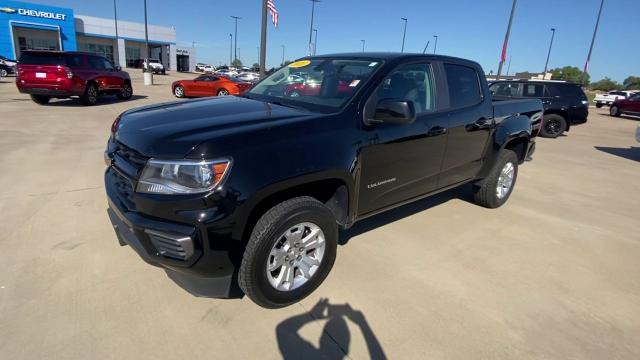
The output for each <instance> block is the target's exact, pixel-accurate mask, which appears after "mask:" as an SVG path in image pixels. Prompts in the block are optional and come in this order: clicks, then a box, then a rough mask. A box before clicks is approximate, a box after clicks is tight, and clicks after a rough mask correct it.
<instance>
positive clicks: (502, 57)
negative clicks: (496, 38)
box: [496, 0, 518, 80]
mask: <svg viewBox="0 0 640 360" xmlns="http://www.w3.org/2000/svg"><path fill="white" fill-rule="evenodd" d="M516 2H518V0H513V4H512V5H511V14H510V15H509V25H507V33H506V34H505V35H504V42H503V43H502V53H501V54H500V63H499V64H498V74H497V75H496V80H500V74H501V73H502V66H503V65H504V62H505V61H506V60H507V44H509V35H510V34H511V24H512V23H513V14H514V13H515V12H516Z"/></svg>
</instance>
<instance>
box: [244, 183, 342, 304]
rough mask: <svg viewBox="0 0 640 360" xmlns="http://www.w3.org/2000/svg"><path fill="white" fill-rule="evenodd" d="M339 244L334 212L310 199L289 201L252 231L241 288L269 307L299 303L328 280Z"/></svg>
mask: <svg viewBox="0 0 640 360" xmlns="http://www.w3.org/2000/svg"><path fill="white" fill-rule="evenodd" d="M337 245H338V226H337V223H336V220H335V218H334V216H333V213H332V212H331V210H329V209H328V208H327V207H326V206H324V205H323V204H322V203H321V202H319V201H318V200H316V199H314V198H311V197H307V196H303V197H297V198H293V199H290V200H287V201H284V202H282V203H280V204H278V205H276V206H274V207H273V208H271V209H270V210H269V211H267V212H266V213H265V214H264V215H262V217H260V219H259V220H258V222H257V223H256V225H255V227H254V228H253V232H252V233H251V237H250V239H249V242H248V244H247V247H246V249H245V252H244V256H243V258H242V265H241V266H240V271H239V274H238V283H239V285H240V288H241V289H242V290H243V291H244V293H245V294H246V295H247V296H248V297H249V298H250V299H251V300H253V302H255V303H256V304H258V305H260V306H262V307H265V308H270V309H275V308H280V307H284V306H287V305H291V304H293V303H295V302H298V301H300V300H302V299H303V298H305V297H307V296H308V295H309V294H311V293H312V292H313V291H314V290H315V289H316V288H317V287H318V286H319V285H320V284H321V283H322V281H324V279H325V278H326V277H327V275H328V274H329V271H331V268H332V267H333V263H334V261H335V257H336V249H337Z"/></svg>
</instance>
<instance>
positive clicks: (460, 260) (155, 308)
mask: <svg viewBox="0 0 640 360" xmlns="http://www.w3.org/2000/svg"><path fill="white" fill-rule="evenodd" d="M132 75H133V76H134V94H135V95H134V99H133V100H131V101H127V102H121V101H117V100H116V99H115V97H114V98H104V99H102V101H101V102H100V103H99V105H97V106H93V107H84V106H82V105H80V104H79V102H77V101H75V100H58V101H54V102H52V103H51V104H50V105H48V106H39V105H36V104H35V103H33V102H31V101H30V100H29V97H28V96H25V95H22V94H19V93H18V92H17V90H16V88H15V85H14V84H13V78H8V79H2V80H0V169H1V171H0V174H1V175H0V214H1V216H0V249H1V250H0V358H2V359H132V358H135V359H164V358H171V359H201V358H203V359H257V358H260V359H279V358H283V357H284V358H287V359H296V358H305V359H314V358H331V359H333V358H341V357H345V358H352V359H367V358H384V357H387V358H391V359H479V358H484V359H496V358H504V359H567V358H572V359H638V358H640V341H639V339H640V232H639V230H638V228H639V226H640V220H639V219H640V215H639V214H640V181H638V179H640V144H638V143H636V142H635V139H634V137H633V134H634V131H635V128H636V126H637V125H638V123H639V121H640V118H638V119H636V118H632V117H622V118H611V117H609V116H608V115H606V112H607V109H597V110H596V109H591V115H590V117H589V121H588V122H587V123H586V124H584V125H579V126H575V127H573V128H572V129H571V131H570V132H569V133H568V134H567V136H563V137H560V138H558V139H555V140H552V139H539V140H538V149H537V152H536V154H535V155H534V161H533V162H529V163H526V164H525V166H523V167H522V168H521V169H520V174H519V178H518V182H517V185H516V189H515V192H514V194H513V195H512V197H511V199H510V200H509V202H508V203H507V204H506V205H505V206H504V207H502V208H500V209H496V210H488V209H484V208H481V207H478V206H475V205H473V204H472V203H471V202H470V195H469V194H470V193H469V188H467V187H463V188H460V189H456V190H453V191H449V192H446V193H443V194H440V195H438V196H436V197H434V198H430V199H427V200H424V201H420V202H418V203H415V204H411V205H408V206H404V207H402V208H399V209H396V210H393V211H391V212H390V213H386V214H382V215H379V216H376V217H374V218H370V219H368V220H365V221H363V222H361V223H358V224H357V225H356V226H355V227H354V228H352V229H350V230H349V231H347V232H344V233H343V234H342V235H341V237H342V240H341V242H342V243H343V244H344V245H342V246H340V248H339V249H338V258H337V260H336V264H335V266H334V268H333V270H332V272H331V274H330V275H329V277H328V278H327V280H326V281H325V283H324V284H323V285H322V286H321V287H320V288H319V289H318V290H317V291H316V292H315V293H314V294H312V295H311V296H310V297H308V298H307V299H305V300H304V301H302V302H301V303H298V304H295V305H293V306H290V307H288V308H285V309H280V310H265V309H262V308H259V307H257V306H256V305H254V304H253V303H252V302H251V301H249V300H248V299H246V298H244V299H229V300H219V299H207V298H197V297H194V296H192V295H190V294H189V293H187V292H185V291H184V290H183V289H181V288H179V287H178V286H176V285H175V284H174V283H173V282H172V281H171V280H170V279H168V278H167V277H166V275H165V273H164V272H163V271H161V270H160V269H157V268H153V267H151V266H149V265H147V264H145V263H144V262H142V261H141V260H140V258H139V257H138V256H137V255H136V254H135V253H134V252H133V251H132V250H131V249H130V248H127V247H120V246H119V245H118V242H117V240H116V237H115V235H114V233H113V230H112V228H111V226H110V223H109V221H108V218H107V216H106V212H105V209H106V206H107V203H106V198H105V194H104V189H103V184H102V174H103V170H104V163H103V160H102V153H103V150H104V145H105V142H106V140H107V138H108V136H109V127H110V125H111V122H112V121H113V119H114V118H115V117H116V116H117V115H118V114H119V113H120V112H122V111H124V110H126V109H128V108H131V107H136V106H141V105H145V104H151V103H157V102H162V101H168V100H172V99H173V97H172V95H171V92H170V89H169V86H168V84H170V82H171V81H173V80H175V79H176V78H178V77H182V78H185V77H193V76H194V75H185V74H182V75H167V76H156V77H155V80H156V82H157V85H155V86H151V87H144V86H143V85H142V79H141V74H140V73H139V72H138V71H136V72H132Z"/></svg>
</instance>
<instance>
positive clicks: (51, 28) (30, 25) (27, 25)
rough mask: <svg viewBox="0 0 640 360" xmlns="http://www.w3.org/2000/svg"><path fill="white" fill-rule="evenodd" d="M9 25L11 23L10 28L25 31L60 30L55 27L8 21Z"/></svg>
mask: <svg viewBox="0 0 640 360" xmlns="http://www.w3.org/2000/svg"><path fill="white" fill-rule="evenodd" d="M10 23H11V26H14V27H21V28H27V29H37V30H50V31H59V30H60V27H59V26H56V25H46V24H34V23H25V22H19V21H10Z"/></svg>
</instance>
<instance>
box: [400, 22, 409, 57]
mask: <svg viewBox="0 0 640 360" xmlns="http://www.w3.org/2000/svg"><path fill="white" fill-rule="evenodd" d="M400 19H402V21H404V32H403V33H402V49H401V50H400V52H404V38H405V37H406V36H407V18H400Z"/></svg>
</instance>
